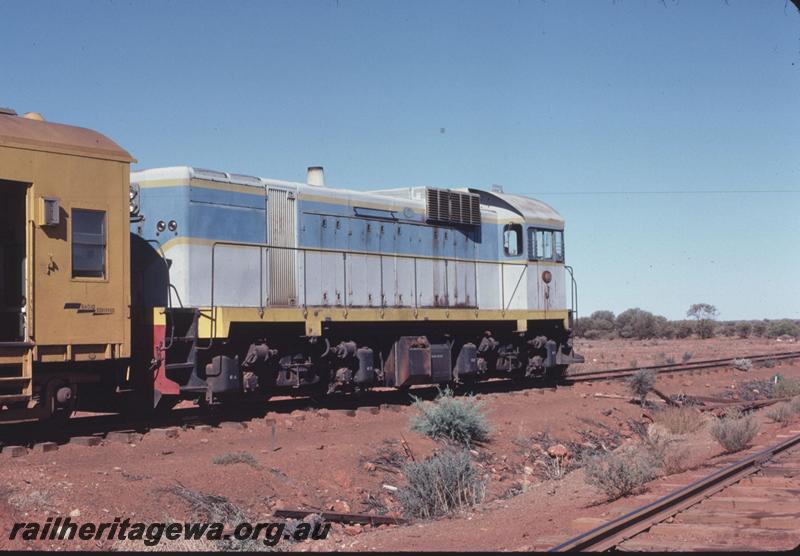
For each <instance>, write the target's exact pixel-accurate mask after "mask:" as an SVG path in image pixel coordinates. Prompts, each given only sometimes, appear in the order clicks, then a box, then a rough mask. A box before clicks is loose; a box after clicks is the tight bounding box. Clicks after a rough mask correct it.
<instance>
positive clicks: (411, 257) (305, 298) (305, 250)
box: [197, 240, 528, 350]
mask: <svg viewBox="0 0 800 556" xmlns="http://www.w3.org/2000/svg"><path fill="white" fill-rule="evenodd" d="M218 246H229V247H245V248H248V247H249V248H258V249H259V253H260V254H259V269H258V272H259V311H261V312H262V314H263V311H264V309H265V307H273V306H274V305H272V304H271V303H270V302H269V301H268V302H267V303H266V304H265V303H264V299H263V297H264V280H263V278H264V276H263V275H264V264H263V253H264V250H269V249H278V250H280V249H284V250H287V251H294V252H301V253H303V305H302V307H303V308H304V309H305V308H307V307H308V288H307V287H306V266H307V265H306V255H307V253H325V254H341V255H342V260H343V269H344V285H345V287H344V304H343V305H342V307H343V309H344V310H345V311H346V310H347V309H348V307H349V305H348V299H347V289H348V288H347V263H346V261H347V255H348V254H349V255H363V256H370V257H378V258H379V260H380V264H381V303H380V307H381V308H384V307H387V305H386V303H385V299H384V288H383V258H384V257H393V258H396V259H406V260H411V261H413V262H414V305H413V307H414V309H415V311H416V310H418V309H419V287H418V281H417V277H418V272H417V261H419V260H430V261H443V262H444V263H445V277H444V278H445V286H447V283H448V266H449V263H451V262H454V263H468V264H471V265H472V267H473V278H474V281H473V283H474V289H475V291H474V298H475V302H474V305H471V306H470V307H471V308H474V309H476V310H479V309H480V306H479V305H478V264H491V265H499V266H500V271H501V288H502V292H503V293H502V297H503V299H501V308H502V310H503V311H504V312H505V311H506V310H508V308H509V307H511V303H512V302H513V300H514V297H515V296H516V293H517V289H518V287H519V284H520V282H521V281H522V277H523V276H524V275H525V272H526V270H527V267H528V262H527V261H524V262H516V261H492V260H478V259H459V258H454V257H433V256H428V255H407V254H403V253H393V254H386V253H373V252H369V251H356V250H349V251H345V250H342V249H327V248H321V247H296V246H288V245H273V244H270V243H249V242H238V241H225V240H217V241H214V242H213V243H212V244H211V300H210V301H211V303H210V307H209V309H210V312H211V315H210V317H209V318H211V334H210V336H211V337H210V339H209V343H208V345H207V346H198V348H197V349H204V350H206V349H210V348H211V346H212V345H213V343H214V336H215V335H216V332H217V319H216V318H215V315H216V311H215V309H216V302H215V295H214V294H215V269H216V249H217V247H218ZM506 266H521V267H523V270H522V272H521V273H520V277H519V279H518V280H517V286H516V287H515V288H514V291H513V292H512V294H511V297H510V298H509V300H508V304H507V305H504V304H503V303H504V301H505V299H504V298H505V284H504V282H505V279H504V276H505V267H506ZM445 295H446V296H447V294H445Z"/></svg>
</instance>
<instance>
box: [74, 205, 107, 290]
mask: <svg viewBox="0 0 800 556" xmlns="http://www.w3.org/2000/svg"><path fill="white" fill-rule="evenodd" d="M72 277H73V278H105V277H106V213H105V212H104V211H101V210H86V209H72Z"/></svg>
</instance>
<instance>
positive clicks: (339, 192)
mask: <svg viewBox="0 0 800 556" xmlns="http://www.w3.org/2000/svg"><path fill="white" fill-rule="evenodd" d="M134 174H135V178H133V177H132V178H131V179H132V180H133V179H136V180H137V181H139V180H141V181H149V180H154V181H156V182H161V181H168V182H169V181H171V180H189V179H200V180H208V181H214V182H221V183H228V184H231V185H232V186H249V187H264V186H270V185H271V186H278V187H294V188H297V191H298V194H299V195H300V196H301V197H303V196H307V195H321V196H325V197H329V198H335V197H340V196H354V197H358V198H361V199H364V198H365V197H369V198H371V199H372V200H374V201H379V200H380V201H381V202H389V203H391V204H393V205H394V206H396V204H397V203H398V201H399V200H404V201H406V203H409V202H410V203H411V204H419V205H421V206H423V207H424V203H425V190H426V189H427V187H401V188H396V189H381V190H374V191H360V190H354V189H347V188H341V187H332V186H321V187H320V186H315V185H309V184H307V183H304V182H294V181H283V180H276V179H270V178H259V177H256V176H248V175H243V174H231V173H228V172H218V171H215V170H205V169H201V168H193V167H190V166H171V167H166V168H151V169H146V170H139V171H136V172H134ZM453 191H464V192H470V193H475V194H477V195H479V196H480V202H481V205H482V206H483V209H484V210H493V211H494V212H495V213H496V214H497V216H498V217H500V218H501V219H502V220H504V221H511V222H520V223H527V224H539V225H544V226H552V227H554V228H563V227H564V218H563V217H562V216H561V215H560V214H559V213H558V212H557V211H556V210H555V209H554V208H553V207H551V206H550V205H548V204H547V203H544V202H542V201H539V200H537V199H532V198H530V197H524V196H522V195H511V194H508V193H496V192H489V191H484V190H482V189H475V188H453Z"/></svg>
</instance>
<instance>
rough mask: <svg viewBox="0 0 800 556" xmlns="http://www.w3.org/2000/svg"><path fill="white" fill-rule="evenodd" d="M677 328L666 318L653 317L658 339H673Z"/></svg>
mask: <svg viewBox="0 0 800 556" xmlns="http://www.w3.org/2000/svg"><path fill="white" fill-rule="evenodd" d="M676 330H677V326H676V324H675V323H674V322H670V321H668V320H667V319H666V317H662V316H661V315H658V316H656V317H655V333H656V336H658V337H659V338H664V339H667V340H669V339H671V338H674V337H675V332H676Z"/></svg>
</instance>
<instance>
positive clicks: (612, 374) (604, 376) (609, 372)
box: [566, 351, 800, 382]
mask: <svg viewBox="0 0 800 556" xmlns="http://www.w3.org/2000/svg"><path fill="white" fill-rule="evenodd" d="M796 357H800V351H792V352H782V353H774V354H762V355H750V356H743V357H741V358H743V359H750V360H751V361H753V360H754V361H766V360H769V359H775V360H782V359H794V358H796ZM734 359H739V358H737V357H727V358H725V359H707V360H703V361H693V362H691V363H684V364H666V365H650V366H643V367H625V368H619V369H606V370H597V371H588V372H585V373H580V372H579V373H575V374H573V375H568V376H567V377H566V380H568V381H570V382H592V381H597V380H610V379H614V378H623V377H626V376H630V375H632V374H634V373H635V372H637V371H640V370H653V371H657V372H659V373H662V372H663V373H677V372H688V371H697V370H703V369H713V368H718V367H727V366H730V365H731V364H732V363H733V361H734Z"/></svg>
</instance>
